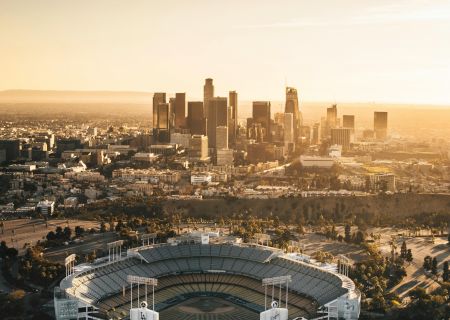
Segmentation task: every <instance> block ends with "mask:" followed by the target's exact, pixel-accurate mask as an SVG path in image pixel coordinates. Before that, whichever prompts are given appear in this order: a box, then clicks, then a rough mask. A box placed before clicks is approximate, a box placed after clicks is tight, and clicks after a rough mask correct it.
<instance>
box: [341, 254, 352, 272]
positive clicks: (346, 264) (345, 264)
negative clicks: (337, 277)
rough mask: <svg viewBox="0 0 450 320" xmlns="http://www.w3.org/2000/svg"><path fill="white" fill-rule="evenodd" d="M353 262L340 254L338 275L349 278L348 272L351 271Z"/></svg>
mask: <svg viewBox="0 0 450 320" xmlns="http://www.w3.org/2000/svg"><path fill="white" fill-rule="evenodd" d="M351 264H352V262H351V260H350V259H349V258H347V257H346V256H344V255H343V254H340V255H339V256H338V273H340V274H343V275H344V276H347V277H348V271H349V270H350V266H351Z"/></svg>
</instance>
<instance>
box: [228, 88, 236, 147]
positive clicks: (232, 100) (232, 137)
mask: <svg viewBox="0 0 450 320" xmlns="http://www.w3.org/2000/svg"><path fill="white" fill-rule="evenodd" d="M228 99H229V105H230V110H229V112H228V114H229V119H228V140H229V143H230V144H231V145H234V144H235V143H236V135H237V133H236V132H237V128H238V95H237V92H236V91H230V92H229V94H228Z"/></svg>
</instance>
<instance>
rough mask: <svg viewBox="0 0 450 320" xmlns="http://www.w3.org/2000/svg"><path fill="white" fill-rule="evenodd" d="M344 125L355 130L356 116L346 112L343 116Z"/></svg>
mask: <svg viewBox="0 0 450 320" xmlns="http://www.w3.org/2000/svg"><path fill="white" fill-rule="evenodd" d="M342 127H343V128H349V129H352V130H355V116H354V115H346V114H344V115H343V116H342Z"/></svg>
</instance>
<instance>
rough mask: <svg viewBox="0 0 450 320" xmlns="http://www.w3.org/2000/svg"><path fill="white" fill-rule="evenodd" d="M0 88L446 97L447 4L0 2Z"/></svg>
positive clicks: (449, 62) (439, 100)
mask: <svg viewBox="0 0 450 320" xmlns="http://www.w3.org/2000/svg"><path fill="white" fill-rule="evenodd" d="M0 39H1V41H0V52H1V53H2V54H1V59H0V70H1V77H0V90H7V89H38V90H48V89H53V90H135V91H151V92H154V91H158V90H167V91H169V92H175V91H186V92H189V94H190V95H191V96H194V97H198V98H200V97H201V96H202V92H201V87H200V86H199V83H200V82H201V81H202V79H203V78H206V77H208V76H212V77H214V78H217V79H220V82H219V83H217V89H218V91H224V92H225V90H227V89H228V88H236V89H238V90H239V91H240V93H241V97H242V98H243V99H246V98H247V99H270V100H282V98H283V94H284V92H283V90H281V88H282V87H283V86H284V84H285V83H287V84H288V85H293V86H296V87H298V88H299V90H300V96H301V99H303V100H307V101H333V100H336V101H354V102H368V101H370V102H372V101H375V102H395V103H426V104H450V90H448V88H449V87H448V84H449V83H450V41H448V39H450V2H449V1H440V0H437V1H432V2H426V1H419V0H413V1H368V0H363V1H361V0H358V1H353V0H346V1H332V0H330V1H323V0H319V1H294V0H293V1H256V0H255V1H234V0H231V1H226V2H224V1H206V0H205V1H201V0H196V1H175V0H169V1H139V0H136V1H132V2H127V1H115V0H108V1H106V0H104V1H103V0H98V1H90V0H89V1H87V0H79V1H54V0H42V1H24V0H0Z"/></svg>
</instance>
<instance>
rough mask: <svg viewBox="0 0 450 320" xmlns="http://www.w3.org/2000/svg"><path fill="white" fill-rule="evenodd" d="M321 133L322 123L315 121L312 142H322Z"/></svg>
mask: <svg viewBox="0 0 450 320" xmlns="http://www.w3.org/2000/svg"><path fill="white" fill-rule="evenodd" d="M320 134H321V130H320V123H315V124H314V126H313V129H312V139H311V143H312V144H319V143H320Z"/></svg>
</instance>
